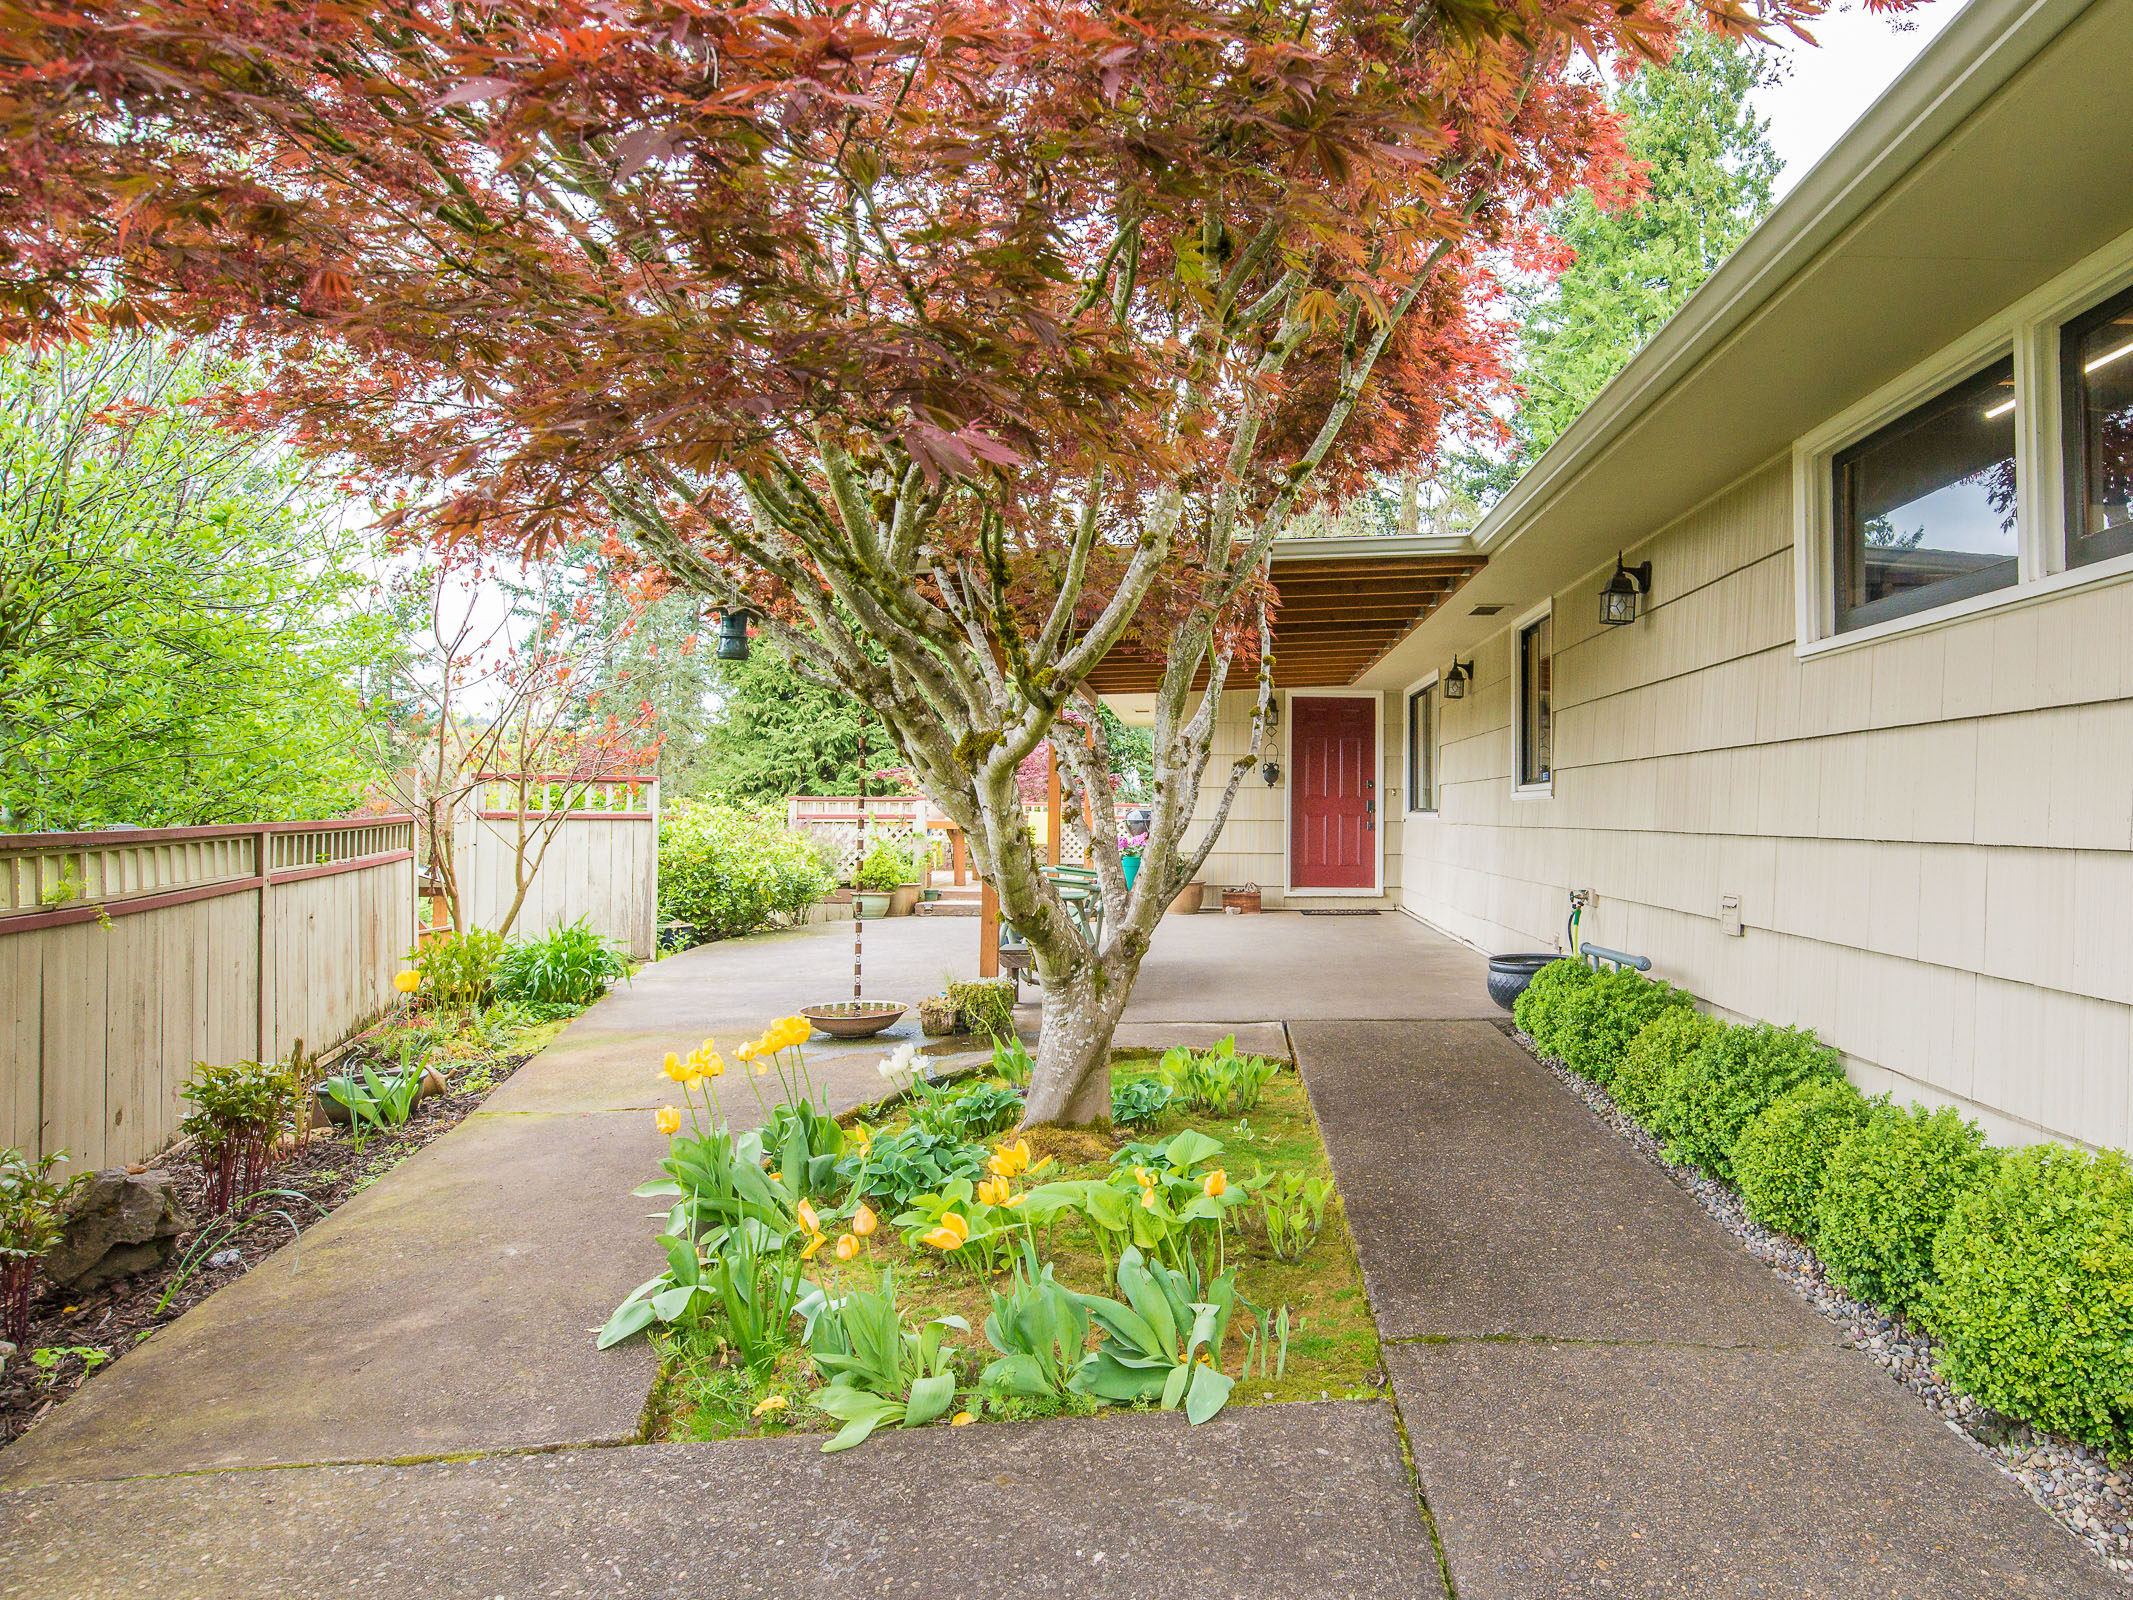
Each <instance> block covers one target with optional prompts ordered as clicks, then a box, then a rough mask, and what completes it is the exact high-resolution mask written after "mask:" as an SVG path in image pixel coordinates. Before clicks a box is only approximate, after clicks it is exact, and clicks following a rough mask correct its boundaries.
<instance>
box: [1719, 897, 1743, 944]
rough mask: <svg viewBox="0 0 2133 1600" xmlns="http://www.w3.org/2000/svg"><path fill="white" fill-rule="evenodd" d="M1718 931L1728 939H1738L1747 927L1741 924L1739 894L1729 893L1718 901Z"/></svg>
mask: <svg viewBox="0 0 2133 1600" xmlns="http://www.w3.org/2000/svg"><path fill="white" fill-rule="evenodd" d="M1718 927H1719V932H1721V933H1723V934H1725V935H1726V936H1727V937H1728V938H1730V939H1738V938H1739V937H1740V936H1741V935H1742V934H1743V933H1745V932H1747V929H1746V928H1744V927H1743V926H1742V925H1741V920H1740V896H1739V895H1737V894H1729V895H1726V896H1724V897H1723V898H1722V899H1720V901H1719V902H1718Z"/></svg>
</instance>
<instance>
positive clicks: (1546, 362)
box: [1460, 29, 1783, 502]
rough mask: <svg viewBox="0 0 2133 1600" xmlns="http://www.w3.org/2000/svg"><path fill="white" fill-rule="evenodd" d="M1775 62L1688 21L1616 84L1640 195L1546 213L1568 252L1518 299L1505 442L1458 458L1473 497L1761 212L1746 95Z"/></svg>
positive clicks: (1764, 127)
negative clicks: (1513, 387) (1669, 56)
mask: <svg viewBox="0 0 2133 1600" xmlns="http://www.w3.org/2000/svg"><path fill="white" fill-rule="evenodd" d="M1773 70H1775V68H1774V65H1773V62H1772V59H1771V58H1770V57H1768V56H1766V55H1762V54H1759V53H1757V52H1756V51H1755V50H1754V49H1753V47H1751V46H1748V45H1744V44H1740V43H1736V42H1732V41H1728V40H1724V39H1719V38H1715V37H1713V36H1712V35H1710V34H1707V33H1704V32H1701V31H1699V30H1695V29H1689V30H1685V31H1684V34H1683V36H1682V45H1681V49H1680V51H1679V53H1677V54H1676V56H1675V57H1674V59H1673V61H1672V62H1671V63H1670V64H1668V65H1667V66H1664V67H1648V68H1646V69H1644V70H1643V71H1641V72H1639V73H1638V74H1637V75H1636V76H1635V77H1633V78H1631V79H1630V80H1629V81H1628V82H1627V83H1625V84H1624V85H1623V86H1622V88H1621V89H1620V91H1619V92H1618V94H1617V96H1616V105H1617V107H1618V109H1620V110H1621V111H1622V112H1623V113H1624V114H1625V116H1626V118H1627V128H1626V130H1625V135H1626V142H1627V144H1628V147H1629V153H1630V156H1631V158H1632V159H1633V160H1634V161H1636V162H1638V163H1640V164H1641V165H1642V166H1643V167H1644V168H1645V188H1644V191H1643V192H1642V193H1641V194H1640V195H1639V196H1638V197H1637V198H1636V200H1635V202H1634V203H1633V204H1632V205H1630V206H1629V207H1628V208H1627V209H1624V210H1617V211H1609V210H1607V209H1605V208H1603V207H1602V206H1600V205H1599V204H1598V203H1597V202H1596V201H1595V200H1594V199H1593V197H1592V194H1591V193H1590V191H1587V190H1580V191H1579V192H1578V193H1577V194H1575V195H1573V196H1572V197H1571V198H1570V199H1569V200H1567V201H1565V202H1564V203H1563V204H1562V205H1560V206H1559V207H1557V209H1556V220H1555V227H1554V232H1555V234H1556V236H1557V237H1558V238H1559V239H1560V240H1561V241H1562V243H1563V244H1564V246H1565V247H1566V248H1567V249H1568V250H1570V251H1571V252H1573V253H1574V256H1575V259H1574V260H1572V261H1571V263H1570V265H1569V266H1568V267H1567V268H1566V269H1565V271H1564V272H1563V274H1562V276H1561V277H1560V278H1559V279H1557V280H1556V281H1555V282H1554V283H1553V284H1550V285H1546V286H1540V287H1534V288H1532V289H1530V290H1528V291H1527V293H1526V295H1525V304H1524V306H1523V321H1524V323H1525V326H1524V329H1523V331H1522V332H1521V334H1520V337H1519V356H1518V380H1519V382H1520V384H1521V385H1522V386H1523V388H1524V390H1525V398H1524V400H1523V401H1522V402H1521V403H1520V405H1519V408H1518V410H1517V412H1516V414H1515V415H1514V416H1513V417H1512V418H1511V444H1510V448H1509V450H1508V451H1507V452H1505V453H1504V454H1502V455H1501V456H1500V457H1498V458H1495V459H1487V460H1484V459H1477V458H1471V457H1470V458H1468V459H1467V460H1466V461H1465V462H1464V463H1463V464H1462V465H1463V470H1462V472H1461V474H1460V476H1461V477H1462V479H1463V480H1464V481H1465V484H1466V487H1467V488H1468V489H1469V490H1470V491H1471V492H1472V493H1473V494H1474V495H1475V497H1476V498H1477V499H1480V500H1482V501H1483V502H1489V501H1493V500H1495V499H1497V498H1499V497H1500V496H1501V495H1502V494H1503V493H1504V492H1505V491H1506V490H1508V489H1509V488H1510V487H1511V485H1512V484H1513V483H1515V482H1517V480H1518V478H1519V475H1520V474H1522V473H1523V472H1524V471H1525V470H1526V468H1527V467H1529V466H1531V465H1532V463H1533V462H1534V461H1535V460H1536V459H1537V458H1538V457H1539V456H1540V455H1541V454H1542V453H1543V452H1544V451H1546V450H1547V448H1548V447H1549V446H1550V445H1551V444H1553V443H1554V442H1555V441H1556V439H1557V438H1558V437H1559V436H1560V435H1561V434H1562V432H1563V430H1564V429H1566V428H1568V427H1569V426H1570V424H1571V423H1572V422H1574V421H1576V420H1577V417H1578V415H1579V413H1580V412H1582V411H1583V410H1584V409H1585V407H1586V406H1587V405H1589V404H1590V403H1591V402H1592V399H1593V397H1594V396H1595V395H1597V394H1598V393H1599V392H1600V391H1601V390H1602V389H1603V388H1605V387H1606V386H1607V383H1608V380H1609V379H1611V378H1613V377H1614V375H1615V374H1616V373H1618V372H1620V371H1621V370H1622V368H1623V367H1624V366H1625V365H1627V364H1628V362H1629V359H1630V358H1631V357H1632V356H1634V355H1635V354H1636V353H1637V352H1638V351H1639V350H1640V349H1642V348H1643V347H1644V345H1645V344H1646V343H1647V342H1649V341H1650V339H1651V337H1652V335H1653V334H1655V333H1657V332H1658V331H1659V329H1660V327H1661V326H1662V325H1663V324H1664V323H1665V322H1666V320H1667V319H1668V318H1669V317H1671V316H1673V314H1674V313H1675V312H1676V311H1678V310H1680V309H1681V306H1682V303H1683V302H1684V301H1686V300H1687V299H1688V297H1689V296H1690V295H1691V294H1693V293H1695V292H1696V290H1697V289H1698V288H1699V287H1701V286H1702V284H1703V282H1704V280H1705V279H1707V278H1708V277H1710V275H1711V273H1712V272H1713V271H1714V270H1716V268H1717V267H1718V264H1719V263H1720V262H1721V261H1723V260H1725V258H1726V257H1727V256H1728V255H1730V254H1731V253H1732V252H1733V250H1734V249H1735V248H1736V247H1737V246H1738V245H1739V244H1740V242H1741V241H1742V240H1743V239H1745V238H1746V237H1747V236H1748V234H1749V232H1750V231H1751V230H1752V229H1753V228H1754V227H1755V225H1756V224H1757V223H1758V222H1760V221H1761V220H1762V219H1763V216H1764V214H1765V213H1767V212H1768V211H1769V209H1770V204H1771V191H1772V185H1773V184H1774V183H1775V182H1776V179H1777V176H1778V173H1779V171H1780V170H1781V167H1782V165H1783V163H1782V162H1781V161H1780V160H1779V158H1778V154H1777V152H1776V150H1775V149H1773V148H1772V146H1771V143H1770V139H1769V123H1768V122H1767V121H1765V120H1764V119H1763V118H1761V117H1758V116H1757V115H1756V114H1755V110H1754V108H1753V107H1752V106H1751V105H1750V104H1749V101H1748V96H1749V93H1750V91H1751V90H1753V89H1754V88H1755V86H1756V85H1757V84H1758V83H1761V82H1763V81H1765V79H1766V78H1767V76H1768V75H1769V74H1770V73H1771V72H1772V71H1773Z"/></svg>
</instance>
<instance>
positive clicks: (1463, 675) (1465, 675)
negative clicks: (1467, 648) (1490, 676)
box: [1440, 656, 1474, 700]
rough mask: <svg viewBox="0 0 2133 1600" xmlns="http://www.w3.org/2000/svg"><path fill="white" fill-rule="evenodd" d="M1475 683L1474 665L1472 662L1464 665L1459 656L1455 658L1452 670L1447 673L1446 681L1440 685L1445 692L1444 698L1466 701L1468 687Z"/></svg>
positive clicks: (1453, 658)
mask: <svg viewBox="0 0 2133 1600" xmlns="http://www.w3.org/2000/svg"><path fill="white" fill-rule="evenodd" d="M1473 681H1474V663H1473V662H1471V661H1468V662H1464V663H1462V662H1461V661H1460V659H1459V658H1458V657H1457V656H1453V657H1452V667H1451V670H1450V671H1449V672H1447V673H1445V675H1444V681H1443V683H1442V684H1441V685H1440V687H1441V688H1442V689H1443V690H1444V698H1445V699H1447V700H1464V699H1465V698H1466V686H1467V685H1468V684H1470V683H1472V682H1473Z"/></svg>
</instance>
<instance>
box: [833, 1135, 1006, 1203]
mask: <svg viewBox="0 0 2133 1600" xmlns="http://www.w3.org/2000/svg"><path fill="white" fill-rule="evenodd" d="M986 1156H987V1152H986V1149H985V1147H984V1146H983V1145H977V1144H970V1143H968V1142H966V1141H964V1140H962V1139H959V1138H956V1137H955V1136H954V1135H952V1134H945V1133H935V1132H933V1131H932V1130H931V1129H928V1128H922V1127H920V1126H919V1125H918V1124H917V1123H915V1122H914V1123H908V1124H906V1125H905V1126H903V1127H901V1128H895V1129H892V1130H891V1131H889V1132H887V1133H877V1134H872V1135H869V1136H868V1137H867V1139H866V1142H865V1145H864V1147H863V1148H854V1147H853V1143H852V1141H851V1140H850V1139H847V1142H846V1150H845V1154H844V1156H843V1157H842V1158H841V1160H840V1161H839V1163H838V1168H837V1170H838V1173H839V1175H840V1176H841V1177H842V1178H843V1179H844V1180H845V1181H847V1182H848V1183H850V1184H851V1185H852V1187H853V1191H854V1192H855V1193H857V1194H862V1195H870V1196H875V1197H877V1198H879V1199H881V1200H883V1201H885V1202H887V1203H888V1204H889V1205H890V1206H893V1207H895V1208H896V1209H897V1210H902V1209H904V1208H905V1207H907V1206H909V1205H910V1204H911V1202H912V1201H914V1200H915V1199H917V1198H918V1196H920V1195H922V1194H930V1193H937V1192H938V1191H940V1190H942V1189H944V1188H946V1187H947V1186H948V1185H949V1184H951V1183H954V1182H955V1181H956V1180H958V1179H964V1180H967V1181H969V1182H972V1183H975V1182H976V1181H977V1180H978V1179H979V1178H980V1177H982V1176H983V1175H984V1172H985V1161H986Z"/></svg>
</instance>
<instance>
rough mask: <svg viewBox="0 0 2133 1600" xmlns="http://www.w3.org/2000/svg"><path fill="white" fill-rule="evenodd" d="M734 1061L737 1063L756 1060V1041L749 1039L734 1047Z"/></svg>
mask: <svg viewBox="0 0 2133 1600" xmlns="http://www.w3.org/2000/svg"><path fill="white" fill-rule="evenodd" d="M733 1059H734V1060H736V1061H753V1060H754V1059H755V1041H754V1040H753V1039H748V1040H743V1041H742V1042H741V1043H740V1044H737V1045H735V1046H734V1047H733Z"/></svg>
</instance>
